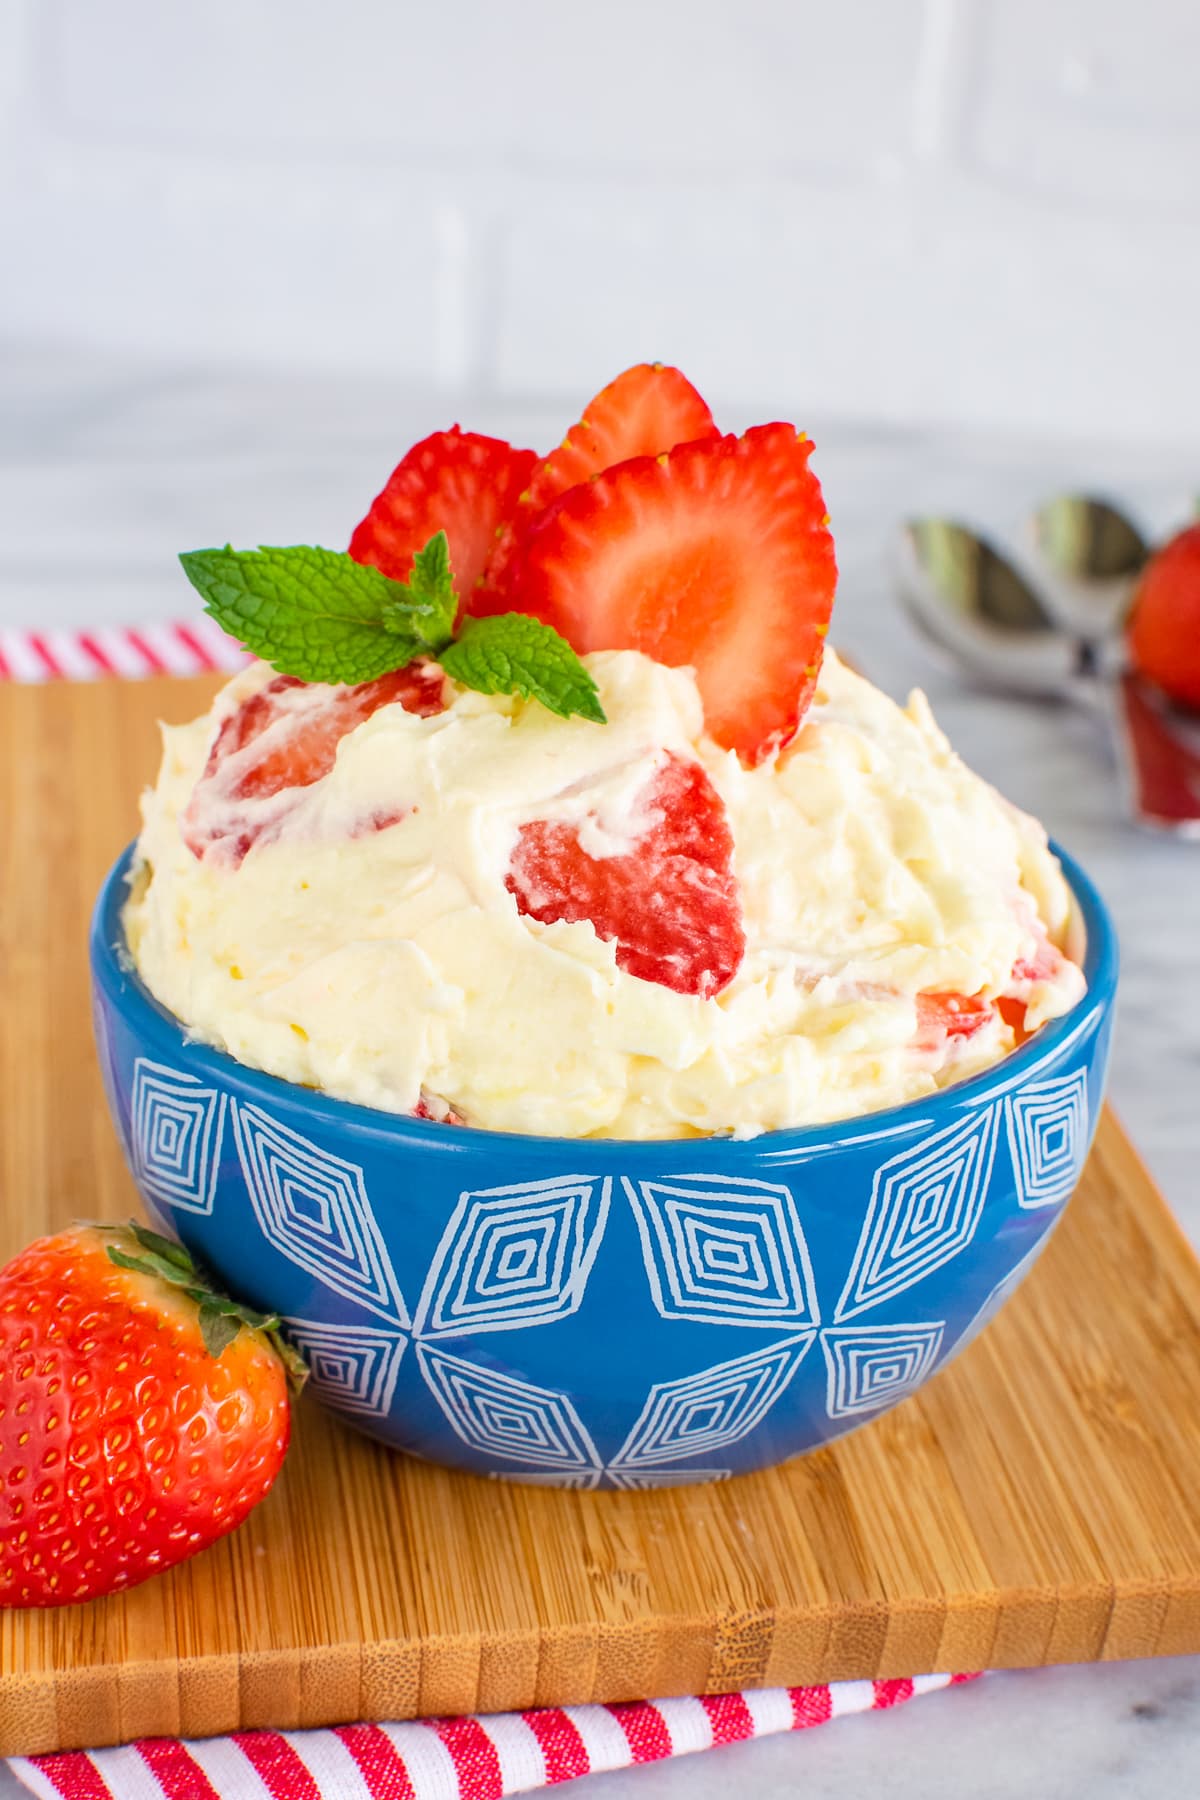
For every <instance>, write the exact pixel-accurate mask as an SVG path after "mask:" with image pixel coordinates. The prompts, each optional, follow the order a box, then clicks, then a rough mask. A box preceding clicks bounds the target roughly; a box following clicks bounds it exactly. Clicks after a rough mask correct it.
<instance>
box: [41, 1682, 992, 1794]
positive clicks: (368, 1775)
mask: <svg viewBox="0 0 1200 1800" xmlns="http://www.w3.org/2000/svg"><path fill="white" fill-rule="evenodd" d="M972 1679H973V1677H972V1676H970V1675H917V1676H914V1678H913V1679H912V1680H911V1681H838V1682H834V1683H833V1685H832V1686H830V1687H802V1688H760V1689H758V1690H757V1691H755V1690H751V1691H748V1692H747V1693H744V1694H709V1695H705V1696H703V1697H702V1698H700V1699H691V1698H687V1699H679V1700H636V1701H631V1702H630V1703H629V1704H628V1705H625V1706H565V1707H543V1708H541V1709H539V1710H538V1711H536V1712H524V1713H495V1714H491V1715H489V1716H486V1717H483V1718H463V1719H423V1720H414V1721H410V1722H408V1723H405V1724H401V1725H343V1726H340V1727H339V1728H338V1729H337V1730H334V1731H286V1732H285V1731H242V1732H238V1733H236V1734H235V1735H234V1736H233V1737H227V1738H205V1739H203V1740H193V1741H190V1742H186V1743H185V1742H183V1741H181V1740H180V1739H178V1738H148V1739H145V1740H144V1741H143V1742H141V1743H137V1744H128V1745H125V1746H124V1747H123V1748H122V1749H119V1750H93V1751H90V1752H85V1751H82V1750H80V1751H74V1752H72V1753H69V1754H67V1753H64V1754H61V1755H56V1756H31V1757H16V1758H14V1759H13V1760H12V1761H10V1763H9V1765H8V1766H9V1768H10V1769H11V1770H12V1771H13V1773H14V1774H15V1775H16V1777H17V1779H18V1780H19V1781H22V1782H24V1784H25V1785H26V1787H28V1788H29V1789H30V1790H31V1791H32V1792H33V1793H34V1794H37V1795H39V1796H40V1797H41V1800H503V1797H504V1796H506V1795H508V1794H527V1793H530V1792H532V1791H533V1790H534V1789H536V1788H544V1787H552V1786H554V1785H555V1784H556V1783H558V1782H562V1781H572V1780H574V1779H575V1777H577V1776H579V1775H593V1774H599V1773H600V1772H602V1771H604V1770H607V1769H626V1768H629V1767H630V1765H631V1764H633V1763H648V1762H659V1761H661V1760H662V1759H663V1758H664V1757H668V1756H687V1755H689V1754H690V1753H691V1752H692V1751H694V1750H710V1749H712V1748H713V1746H714V1745H717V1744H736V1743H741V1742H742V1741H744V1740H745V1739H747V1738H756V1737H770V1736H772V1735H773V1734H775V1733H777V1732H783V1731H804V1730H806V1729H807V1727H808V1726H810V1725H823V1724H824V1723H825V1722H826V1720H827V1719H837V1718H841V1717H843V1716H844V1715H845V1714H847V1713H860V1712H877V1711H883V1710H886V1709H887V1708H890V1707H893V1706H899V1705H901V1704H902V1703H903V1702H904V1701H905V1700H911V1699H913V1697H914V1696H915V1695H918V1694H928V1693H934V1692H936V1691H937V1690H938V1689H939V1688H945V1687H950V1686H951V1685H953V1684H954V1683H956V1682H962V1681H970V1680H972Z"/></svg>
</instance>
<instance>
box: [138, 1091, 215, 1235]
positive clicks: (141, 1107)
mask: <svg viewBox="0 0 1200 1800" xmlns="http://www.w3.org/2000/svg"><path fill="white" fill-rule="evenodd" d="M224 1128H225V1096H224V1094H222V1093H219V1092H218V1090H217V1089H216V1088H211V1087H205V1086H204V1085H203V1083H202V1082H200V1081H199V1080H198V1079H197V1078H196V1077H195V1076H194V1075H185V1074H183V1073H182V1071H180V1070H178V1069H169V1068H167V1067H165V1066H164V1065H163V1064H162V1063H155V1062H150V1061H148V1060H147V1058H145V1057H144V1056H139V1057H138V1058H137V1060H136V1062H135V1063H134V1066H133V1099H132V1103H131V1115H130V1134H131V1137H132V1140H133V1141H132V1151H133V1172H134V1176H135V1179H136V1180H137V1181H138V1183H139V1184H140V1185H141V1186H142V1187H143V1188H144V1189H145V1191H146V1193H147V1194H148V1195H150V1197H151V1198H152V1199H154V1200H157V1201H159V1202H160V1204H162V1205H164V1206H171V1207H177V1208H178V1209H179V1210H180V1211H181V1212H189V1213H211V1212H212V1208H213V1197H214V1195H215V1193H216V1186H217V1168H218V1164H219V1162H220V1155H221V1139H222V1135H223V1133H224Z"/></svg>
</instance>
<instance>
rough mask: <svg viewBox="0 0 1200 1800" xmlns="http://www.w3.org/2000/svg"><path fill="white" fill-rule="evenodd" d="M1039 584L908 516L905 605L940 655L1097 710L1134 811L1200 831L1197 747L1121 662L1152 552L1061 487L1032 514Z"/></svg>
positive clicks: (986, 550)
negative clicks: (1131, 609)
mask: <svg viewBox="0 0 1200 1800" xmlns="http://www.w3.org/2000/svg"><path fill="white" fill-rule="evenodd" d="M1029 535H1030V538H1031V543H1032V549H1033V552H1034V554H1035V555H1036V556H1037V557H1039V558H1040V559H1041V562H1042V565H1043V566H1042V570H1041V577H1040V580H1039V581H1038V585H1037V586H1035V585H1034V583H1035V579H1036V578H1035V577H1034V576H1033V575H1032V574H1031V575H1030V576H1028V577H1027V576H1026V575H1024V574H1023V573H1021V572H1020V571H1019V570H1018V569H1017V567H1016V566H1015V564H1014V563H1013V561H1011V560H1010V559H1009V558H1008V557H1006V556H1003V555H1001V553H1000V552H999V551H998V550H997V549H995V547H994V546H993V545H991V544H990V543H988V541H987V540H986V539H985V538H983V537H981V536H980V535H979V533H978V532H975V531H973V530H972V529H971V528H970V527H969V526H967V525H963V524H960V523H959V522H958V521H956V520H952V519H913V520H910V521H909V522H908V523H907V524H906V525H905V526H904V527H903V528H902V530H901V534H900V541H899V545H898V553H897V575H898V581H899V587H900V593H901V597H902V599H903V601H904V603H905V605H906V607H907V610H908V612H909V615H910V617H911V618H912V620H913V622H914V623H915V624H916V626H917V627H918V629H919V630H920V631H921V633H922V635H923V636H924V637H925V639H926V640H927V642H929V643H930V644H931V645H932V646H933V647H934V648H935V649H936V650H937V651H939V652H940V653H941V658H942V660H946V659H949V660H950V662H951V663H952V664H953V665H954V666H955V667H956V668H957V669H959V670H960V671H965V672H966V674H967V675H968V676H970V677H971V679H972V680H974V681H975V682H976V683H977V684H978V685H980V686H983V687H988V688H991V689H993V690H997V689H998V690H1000V691H1002V692H1007V693H1015V694H1023V695H1032V696H1035V697H1037V698H1041V699H1050V698H1058V699H1064V700H1068V701H1070V702H1072V703H1073V704H1075V705H1080V706H1085V707H1087V708H1088V710H1089V711H1092V712H1094V713H1101V714H1103V715H1104V717H1105V718H1106V719H1107V721H1108V722H1109V725H1110V728H1111V736H1112V739H1113V743H1114V747H1115V750H1116V754H1117V758H1118V762H1119V763H1120V766H1121V769H1122V773H1123V776H1124V786H1125V790H1126V793H1127V796H1128V801H1129V807H1130V811H1131V813H1132V816H1133V817H1134V819H1135V820H1136V821H1137V823H1139V824H1142V825H1148V826H1152V827H1153V828H1155V829H1157V830H1162V831H1169V832H1173V833H1179V834H1182V835H1184V836H1200V756H1198V755H1197V753H1196V749H1195V747H1194V746H1192V745H1190V744H1189V743H1188V742H1187V736H1186V733H1185V732H1184V731H1181V730H1180V729H1178V727H1177V723H1176V721H1175V720H1174V718H1173V716H1172V714H1171V711H1170V709H1169V708H1167V707H1165V706H1164V705H1163V704H1162V702H1161V700H1160V699H1159V697H1158V696H1157V695H1156V694H1155V693H1154V691H1153V690H1150V689H1147V687H1146V684H1144V683H1142V682H1140V681H1139V680H1138V679H1137V677H1136V676H1132V675H1130V674H1129V673H1128V672H1127V670H1126V666H1125V654H1124V645H1123V641H1122V637H1121V625H1122V622H1123V620H1124V617H1125V613H1126V611H1127V610H1128V604H1129V598H1130V595H1131V593H1132V588H1133V583H1134V580H1135V579H1136V575H1137V571H1138V569H1140V567H1141V564H1142V562H1143V561H1144V560H1145V556H1146V554H1147V551H1146V545H1145V542H1144V540H1143V539H1142V538H1141V534H1140V533H1138V532H1137V531H1136V528H1135V527H1133V526H1132V525H1130V523H1129V521H1128V520H1126V519H1124V518H1123V517H1122V515H1121V514H1119V513H1118V512H1117V511H1116V509H1115V508H1114V507H1111V506H1109V505H1108V503H1107V502H1104V501H1097V500H1093V499H1090V498H1087V497H1083V496H1071V495H1068V496H1063V497H1060V498H1059V499H1058V500H1055V501H1052V502H1050V503H1049V504H1048V505H1047V506H1045V507H1043V508H1041V509H1040V510H1039V512H1038V513H1037V514H1035V516H1034V519H1033V521H1032V522H1031V531H1030V534H1029Z"/></svg>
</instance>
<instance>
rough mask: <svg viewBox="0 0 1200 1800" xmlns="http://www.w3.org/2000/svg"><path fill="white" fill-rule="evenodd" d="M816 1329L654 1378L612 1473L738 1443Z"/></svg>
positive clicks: (791, 1370) (783, 1384) (790, 1372)
mask: <svg viewBox="0 0 1200 1800" xmlns="http://www.w3.org/2000/svg"><path fill="white" fill-rule="evenodd" d="M816 1335H817V1334H816V1332H815V1331H803V1332H799V1333H798V1334H797V1335H796V1336H794V1337H790V1338H784V1339H783V1340H782V1341H781V1342H780V1343H777V1344H768V1345H766V1346H765V1347H764V1348H763V1349H761V1350H754V1351H751V1352H750V1354H749V1355H747V1356H736V1357H734V1358H732V1360H731V1361H729V1362H724V1363H718V1364H716V1365H715V1367H713V1368H710V1369H700V1370H698V1371H697V1373H696V1374H694V1375H683V1376H680V1377H679V1378H678V1379H677V1380H675V1381H656V1382H655V1383H654V1386H653V1387H652V1388H651V1389H650V1392H649V1394H648V1395H647V1398H646V1404H645V1405H644V1406H643V1408H642V1411H641V1413H640V1415H639V1417H638V1419H637V1422H636V1424H635V1425H634V1427H633V1429H632V1430H631V1431H630V1433H629V1436H628V1437H627V1438H626V1440H625V1442H624V1444H623V1445H622V1446H621V1448H620V1450H619V1451H618V1452H617V1454H616V1456H615V1457H614V1458H613V1463H612V1468H611V1469H610V1471H609V1473H610V1474H612V1475H614V1476H615V1475H616V1474H617V1473H619V1472H622V1471H623V1472H626V1473H628V1472H634V1473H638V1472H645V1471H646V1470H647V1469H650V1468H653V1467H654V1465H655V1464H657V1463H668V1462H675V1461H677V1460H678V1459H679V1458H680V1457H684V1456H706V1455H709V1454H710V1453H711V1452H712V1451H714V1450H721V1449H723V1448H724V1447H725V1445H727V1444H736V1443H737V1441H738V1439H739V1438H743V1437H745V1436H746V1434H747V1433H748V1432H751V1431H753V1430H754V1427H755V1426H756V1425H757V1424H758V1423H759V1422H760V1421H761V1420H762V1419H763V1418H764V1417H765V1415H766V1413H767V1412H768V1411H769V1410H770V1408H771V1407H772V1406H773V1405H774V1403H775V1401H776V1400H778V1398H779V1396H780V1394H782V1392H783V1390H784V1389H785V1388H786V1387H787V1385H788V1383H789V1381H790V1380H791V1379H792V1376H793V1375H794V1374H795V1373H796V1370H797V1369H798V1368H799V1367H800V1364H801V1363H802V1362H803V1360H804V1357H805V1356H806V1354H807V1353H808V1351H809V1350H810V1349H811V1347H812V1344H813V1341H814V1339H815V1338H816Z"/></svg>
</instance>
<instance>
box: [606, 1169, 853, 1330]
mask: <svg viewBox="0 0 1200 1800" xmlns="http://www.w3.org/2000/svg"><path fill="white" fill-rule="evenodd" d="M622 1186H623V1187H624V1189H625V1193H626V1195H627V1197H628V1199H629V1204H630V1206H631V1208H632V1209H633V1215H634V1218H635V1219H636V1220H637V1227H638V1234H639V1237H640V1239H641V1244H642V1256H643V1258H644V1260H645V1264H646V1276H647V1279H648V1281H649V1283H650V1291H651V1293H652V1295H653V1297H654V1304H655V1306H656V1307H657V1308H658V1311H659V1312H660V1313H661V1314H662V1316H663V1318H664V1319H691V1320H697V1321H699V1322H701V1323H703V1324H710V1325H762V1326H766V1327H772V1326H773V1327H775V1328H776V1329H778V1328H779V1327H780V1326H781V1325H782V1326H787V1325H793V1324H794V1325H809V1326H813V1325H818V1324H819V1323H820V1312H819V1308H818V1305H817V1291H816V1285H815V1283H814V1281H813V1271H812V1263H811V1261H810V1258H809V1254H808V1244H807V1243H806V1241H805V1237H804V1232H803V1230H802V1228H801V1225H800V1219H799V1215H798V1214H797V1212H796V1203H795V1201H794V1200H793V1198H792V1195H791V1192H790V1190H789V1189H788V1188H786V1187H780V1186H776V1185H775V1184H774V1183H773V1182H766V1181H749V1180H739V1179H737V1178H735V1177H721V1176H711V1175H679V1176H674V1177H672V1178H671V1179H670V1180H669V1181H639V1182H634V1181H630V1180H629V1179H628V1178H626V1177H623V1178H622Z"/></svg>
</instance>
